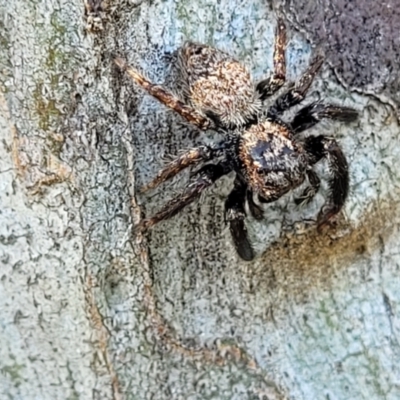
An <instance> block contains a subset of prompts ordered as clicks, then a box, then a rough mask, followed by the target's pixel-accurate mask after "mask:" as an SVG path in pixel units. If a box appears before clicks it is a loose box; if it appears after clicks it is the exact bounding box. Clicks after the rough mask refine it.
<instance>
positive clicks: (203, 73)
mask: <svg viewBox="0 0 400 400" xmlns="http://www.w3.org/2000/svg"><path fill="white" fill-rule="evenodd" d="M179 64H180V69H181V71H182V78H183V82H184V86H185V91H186V95H187V96H188V98H189V99H190V102H191V104H192V105H193V107H194V108H195V109H196V110H198V111H200V112H202V113H203V114H205V115H211V116H213V117H216V118H217V119H218V120H219V121H220V122H222V124H223V125H226V126H240V125H243V124H244V123H245V122H246V121H248V120H250V119H251V118H252V117H253V116H254V115H255V114H256V113H257V112H258V111H259V110H260V108H261V100H260V98H259V97H260V96H259V93H258V92H257V91H256V89H255V85H254V83H253V80H252V77H251V74H250V72H249V71H248V70H247V68H246V67H245V66H244V65H242V64H241V63H239V62H238V61H237V60H235V59H234V58H233V57H232V56H230V55H229V54H226V53H224V52H223V51H221V50H218V49H215V48H213V47H210V46H207V45H204V44H198V43H190V42H189V43H186V44H185V45H184V46H183V47H182V48H181V50H180V53H179Z"/></svg>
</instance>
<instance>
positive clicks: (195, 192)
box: [138, 162, 232, 231]
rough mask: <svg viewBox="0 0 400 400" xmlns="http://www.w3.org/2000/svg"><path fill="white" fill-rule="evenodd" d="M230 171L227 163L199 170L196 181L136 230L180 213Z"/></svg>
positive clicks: (210, 165)
mask: <svg viewBox="0 0 400 400" xmlns="http://www.w3.org/2000/svg"><path fill="white" fill-rule="evenodd" d="M231 170H232V168H231V166H230V165H229V164H228V163H227V162H220V163H219V164H209V165H205V166H204V167H203V168H201V169H200V170H199V171H198V173H197V175H198V177H197V179H196V180H195V181H194V182H192V183H190V184H189V185H188V187H187V188H186V190H185V191H184V192H183V193H182V194H181V195H179V196H177V197H175V198H174V199H172V200H170V201H169V202H168V203H167V204H165V205H164V207H163V208H162V209H161V210H160V211H159V212H157V213H156V214H154V215H153V216H152V217H151V218H146V219H144V220H143V221H142V222H141V223H140V224H139V226H138V229H139V230H141V231H145V230H147V229H149V228H151V227H152V226H153V225H155V224H157V223H158V222H160V221H163V220H165V219H169V218H171V217H173V216H174V215H176V214H177V213H178V212H179V211H181V210H182V209H183V208H184V207H186V206H187V205H189V204H190V203H192V202H193V201H194V200H195V199H196V198H198V197H199V196H200V195H201V193H202V192H203V191H204V190H205V189H207V188H208V187H209V186H211V185H212V184H213V183H214V182H215V181H216V180H217V179H219V178H221V177H222V176H223V175H226V174H228V173H229V172H230V171H231Z"/></svg>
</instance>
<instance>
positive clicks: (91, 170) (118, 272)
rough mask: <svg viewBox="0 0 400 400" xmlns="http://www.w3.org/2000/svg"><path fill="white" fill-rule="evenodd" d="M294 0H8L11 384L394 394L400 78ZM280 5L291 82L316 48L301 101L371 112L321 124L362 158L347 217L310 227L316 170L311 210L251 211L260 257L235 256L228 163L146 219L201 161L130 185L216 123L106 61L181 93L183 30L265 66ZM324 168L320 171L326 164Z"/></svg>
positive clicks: (285, 201)
mask: <svg viewBox="0 0 400 400" xmlns="http://www.w3.org/2000/svg"><path fill="white" fill-rule="evenodd" d="M278 3H279V4H278ZM389 3H390V2H389ZM301 4H302V3H301V2H297V3H296V5H293V4H292V2H290V1H287V2H278V1H277V2H274V3H273V5H274V7H273V6H272V3H271V2H270V3H268V2H265V1H260V0H248V1H240V0H221V1H220V2H215V1H211V0H198V1H196V2H194V1H192V2H190V1H183V0H179V1H172V0H165V1H161V0H154V1H147V2H146V1H134V0H130V1H129V0H121V1H119V2H118V1H111V0H109V1H108V2H103V3H99V2H97V1H96V0H85V1H84V2H82V1H80V0H69V1H66V0H58V1H56V0H47V1H40V0H39V1H34V0H25V1H24V0H14V1H12V2H9V1H5V0H0V13H1V14H0V15H1V20H0V21H1V30H0V46H1V47H0V50H1V51H0V68H1V75H0V77H1V87H0V88H1V91H0V135H1V140H0V188H1V189H0V204H1V208H0V222H1V223H0V397H1V398H10V399H24V400H25V399H38V398H40V399H72V398H79V399H87V398H93V399H296V400H310V399H330V400H334V399H354V400H358V399H398V398H400V388H399V383H398V382H399V380H400V369H399V364H400V345H399V340H398V335H399V330H400V320H399V317H400V290H399V289H398V288H399V286H400V285H399V284H400V278H399V265H400V253H399V251H398V236H397V235H398V231H399V227H400V216H399V201H398V196H399V182H400V169H399V168H397V161H398V159H399V152H400V150H399V148H400V147H399V146H398V141H399V126H398V122H397V119H396V112H395V110H394V109H393V108H392V107H391V106H389V105H388V103H389V104H392V105H395V104H396V103H395V102H396V100H397V98H396V95H397V93H393V91H392V90H391V89H390V88H386V89H387V90H386V89H382V85H381V83H382V81H379V79H381V78H382V74H380V75H379V76H376V75H373V74H372V78H371V82H372V84H371V82H369V83H368V85H367V86H363V80H362V79H360V80H357V79H355V78H354V79H353V80H351V79H350V80H349V78H348V77H349V74H350V75H351V73H353V75H355V76H356V77H357V68H356V67H355V66H354V63H356V61H354V59H352V58H351V57H350V56H349V57H347V58H346V57H345V56H344V55H343V54H344V53H346V51H345V49H346V48H347V47H344V48H343V49H344V51H341V49H340V46H339V45H338V44H337V43H336V42H331V41H325V40H319V39H318V37H317V36H315V35H311V34H310V32H313V30H312V29H311V28H310V27H313V26H314V25H313V23H314V22H315V21H316V19H315V20H312V21H309V20H307V19H306V18H304V15H307V12H305V11H304V10H305V8H304V7H303V6H302V5H301ZM315 4H316V5H315V7H316V10H317V11H318V13H317V14H316V15H318V16H320V19H318V21H322V22H321V25H318V26H323V27H326V26H328V25H324V23H325V22H324V21H326V20H327V17H328V16H329V13H327V14H324V12H325V11H324V10H326V4H324V3H323V2H319V3H315ZM332 4H334V5H335V7H338V10H339V11H341V10H342V8H343V7H344V6H343V5H342V4H341V2H340V1H336V2H332ZM296 7H299V8H296ZM324 7H325V8H324ZM341 7H342V8H341ZM359 7H360V9H362V4H361V5H359ZM342 11H343V10H342ZM353 11H354V10H353ZM278 12H279V13H281V14H282V15H283V16H284V18H285V19H286V21H287V25H288V31H289V38H290V44H289V46H288V51H287V62H288V68H287V69H288V81H293V80H295V79H296V77H298V76H299V75H300V74H301V72H302V71H304V69H305V68H306V66H307V65H308V63H309V61H310V58H311V57H312V55H313V54H315V53H316V52H318V51H321V50H322V48H324V49H325V52H326V53H327V58H328V60H327V61H328V62H327V63H326V64H325V65H324V67H323V70H322V72H321V73H320V75H319V76H318V78H317V79H316V81H315V83H314V84H313V87H312V89H311V94H310V98H312V99H315V98H316V96H315V93H319V94H320V97H321V99H323V100H324V101H326V102H331V103H336V104H341V105H346V106H350V107H354V108H356V109H357V110H359V112H360V118H359V120H358V121H357V123H354V124H351V125H348V126H345V125H343V124H340V123H332V122H330V123H327V122H322V123H321V124H319V125H318V126H317V127H315V128H313V129H312V130H310V132H309V133H310V134H322V133H323V134H329V135H332V136H334V137H335V138H336V139H337V140H338V141H339V142H340V144H341V146H342V148H343V150H344V152H345V154H346V155H347V157H348V160H349V164H350V172H351V194H350V196H349V200H348V202H347V203H346V206H345V209H344V212H343V213H342V214H341V216H340V217H339V218H338V220H337V223H336V225H335V226H332V227H329V229H326V230H325V231H324V232H322V233H318V232H317V231H316V224H315V218H316V215H317V213H318V211H319V209H320V207H321V206H322V205H323V203H324V198H325V195H326V179H324V180H323V185H322V190H321V192H320V193H319V194H318V195H317V197H316V199H315V200H314V201H313V202H312V203H311V204H310V205H309V206H307V207H306V208H304V209H298V208H296V206H295V205H294V202H293V196H294V194H293V193H292V194H290V195H287V196H285V197H284V198H282V199H281V200H279V201H278V202H276V203H273V204H271V205H269V206H268V207H266V209H265V219H264V220H263V221H261V222H259V221H253V220H252V219H249V231H250V234H251V237H252V240H253V241H254V242H255V243H256V248H257V252H258V254H259V255H258V257H257V258H256V259H255V260H254V261H253V262H249V263H248V262H247V263H246V262H244V261H241V260H240V259H239V258H238V256H237V255H236V253H235V251H234V248H233V245H232V243H231V239H230V237H229V231H228V230H227V228H226V227H225V224H224V221H223V204H224V199H225V198H226V196H227V194H228V193H229V191H230V189H231V187H232V183H233V182H232V180H233V177H232V176H228V177H226V178H224V179H222V180H221V182H219V183H217V184H216V185H215V186H214V187H213V188H212V189H210V190H209V191H208V192H207V194H206V195H205V196H203V197H202V199H201V201H199V202H197V203H195V204H193V205H191V206H189V207H187V208H186V209H185V210H184V211H183V212H182V213H180V214H179V215H177V216H176V217H174V218H173V219H171V220H169V221H166V222H165V223H162V224H159V225H158V226H156V227H154V229H152V231H151V232H149V234H148V235H146V236H145V237H143V236H141V235H135V233H134V229H133V228H134V226H135V225H136V224H137V223H138V221H139V220H140V218H142V215H143V214H146V215H150V214H151V213H153V212H154V211H155V210H157V209H159V208H160V206H161V204H164V202H165V201H166V200H167V199H169V198H171V197H172V196H173V195H174V194H175V192H176V191H179V190H181V189H182V188H183V187H184V185H185V183H186V182H187V179H188V174H187V173H181V174H180V176H179V178H177V179H175V180H174V181H173V183H171V184H165V185H164V186H163V187H161V188H159V189H158V190H157V191H155V193H153V194H152V195H146V196H145V195H138V192H137V188H138V187H140V186H141V185H143V184H144V183H147V182H149V180H150V178H151V177H153V176H154V175H155V174H156V172H157V171H158V170H159V169H160V167H161V166H162V164H163V158H164V157H165V156H166V155H168V156H169V155H176V154H177V153H178V151H179V150H181V149H184V148H188V147H192V146H194V145H197V144H202V143H205V142H207V143H208V142H211V141H214V140H216V135H215V134H214V133H212V132H206V133H205V134H204V133H199V132H198V131H197V130H196V129H195V128H193V127H191V126H188V124H187V123H186V122H185V121H183V120H182V119H181V118H180V117H179V116H177V115H175V114H173V113H172V112H171V111H169V110H167V109H166V108H165V107H164V106H162V105H161V104H159V103H158V102H157V101H156V100H154V99H152V98H151V97H150V96H148V95H147V94H145V93H144V92H143V91H142V90H141V89H140V88H138V87H137V86H136V85H135V84H133V83H132V82H131V81H129V78H128V77H127V76H125V75H124V74H123V73H121V72H120V71H119V70H118V69H117V68H116V67H115V66H114V65H113V62H112V60H113V57H114V56H117V55H118V56H121V57H124V58H125V59H127V60H128V62H129V63H130V64H131V65H133V66H135V67H137V68H140V69H141V70H142V71H144V72H145V73H146V75H147V76H148V77H149V78H150V79H151V80H152V81H154V82H157V83H163V82H166V85H167V86H169V87H170V88H171V89H175V86H174V83H175V79H174V77H175V75H174V74H175V70H174V68H173V63H174V60H175V50H176V49H177V48H178V47H179V46H180V45H181V44H182V43H183V42H184V41H185V40H189V39H190V40H193V41H198V42H203V43H208V44H211V45H213V46H215V47H218V48H222V49H225V50H227V51H228V52H230V53H231V54H234V55H236V57H237V58H238V59H240V60H241V61H242V62H243V63H245V64H246V65H247V66H248V67H249V69H250V70H251V71H252V73H253V76H254V77H255V78H256V79H261V78H262V77H265V76H267V75H268V73H269V72H270V71H271V68H272V51H273V41H274V29H275V23H276V15H277V13H278ZM321 13H322V16H321V15H320V14H321ZM339 14H340V13H339ZM362 14H363V13H362V12H361V11H360V13H358V14H357V13H355V15H356V16H357V15H362ZM335 15H336V14H335ZM343 16H346V17H348V16H349V14H348V13H345V12H344V11H343ZM338 18H340V17H338ZM391 18H392V21H393V18H397V16H396V15H394V16H392V17H391ZM356 19H357V18H356ZM350 20H351V21H353V19H351V18H350ZM361 20H362V19H361ZM357 21H358V20H357ZM395 22H396V23H398V22H399V21H398V20H396V19H395ZM350 25H351V24H350ZM350 25H349V26H350ZM329 26H332V25H329ZM341 26H342V28H341V29H342V34H343V35H344V36H345V37H346V38H348V37H349V35H348V32H347V31H346V27H347V25H346V24H345V25H343V24H342V25H341ZM393 26H396V25H395V24H393ZM360 29H361V28H360ZM304 32H306V33H307V32H308V34H307V35H306V36H307V37H309V39H311V40H312V42H308V41H307V40H306V36H304ZM356 33H357V32H356ZM356 33H354V35H353V40H354V41H355V42H357V41H359V42H360V43H363V42H362V41H363V40H364V36H363V35H361V33H360V34H359V36H357V34H356ZM340 34H341V33H340V32H339V33H338V35H339V37H340ZM381 37H382V40H381V42H379V43H378V42H376V43H375V42H374V46H375V48H376V49H377V51H376V52H375V53H374V49H375V48H372V49H371V48H369V49H368V48H367V49H364V48H363V49H364V50H363V51H365V52H368V51H370V52H371V54H372V53H373V54H372V55H371V57H372V56H376V54H378V55H380V54H381V52H380V51H378V50H380V49H381V48H380V47H379V46H380V45H382V46H383V45H385V46H389V47H390V45H391V43H392V42H390V40H391V38H390V37H384V36H381ZM389 42H390V43H389ZM332 43H333V44H332ZM346 43H347V42H346ZM388 43H389V44H388ZM313 44H316V45H318V46H316V47H313ZM353 44H354V43H353ZM392 44H393V43H392ZM392 47H393V46H392ZM333 48H335V49H336V50H337V52H338V54H340V62H339V61H338V62H337V63H336V64H335V57H334V54H335V53H334V52H333V50H332V49H333ZM354 48H357V46H355V47H354ZM355 51H356V50H355ZM396 57H397V54H394V53H393V54H392V53H388V60H386V65H387V69H386V70H385V73H388V74H389V72H390V71H392V72H393V75H391V78H390V80H388V81H385V82H386V83H387V82H389V83H390V82H397V79H398V77H397V75H396V74H397V72H395V71H393V70H392V69H391V65H392V64H393V63H394V62H395V61H396V60H397V59H396ZM343 59H344V60H345V61H346V60H347V61H348V60H350V61H352V62H353V63H351V62H350V65H351V68H350V69H348V70H346V67H345V66H346V65H347V64H346V62H347V61H346V62H342V61H343ZM391 63H392V64H391ZM338 65H339V67H338ZM341 68H342V69H343V68H344V73H342V72H343V71H342V70H341ZM346 71H347V72H348V74H347V75H346ZM349 71H350V72H349ZM363 71H364V70H363ZM361 72H362V71H361ZM361 72H360V73H361ZM364 72H365V71H364ZM368 76H370V75H368ZM374 79H375V81H374ZM374 82H375V86H374V84H373V83H374ZM350 89H351V91H350ZM312 93H314V96H313V94H312ZM382 93H383V94H384V95H385V96H386V95H387V97H385V98H383V97H382V96H381V94H382ZM386 98H387V99H389V100H388V101H385V99H386ZM395 107H396V105H395ZM285 118H287V119H288V120H289V119H290V115H289V114H288V115H286V116H285ZM319 173H320V174H321V176H323V177H325V178H326V176H327V165H326V164H322V165H321V166H320V167H319ZM324 182H325V183H324Z"/></svg>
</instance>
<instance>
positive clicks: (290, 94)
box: [267, 56, 324, 118]
mask: <svg viewBox="0 0 400 400" xmlns="http://www.w3.org/2000/svg"><path fill="white" fill-rule="evenodd" d="M323 61H324V60H323V58H322V57H321V56H317V57H316V58H315V59H314V60H313V62H312V63H311V64H310V66H309V67H308V68H307V70H306V72H305V73H304V74H303V75H302V77H301V78H300V79H299V80H298V81H297V82H296V83H295V84H294V85H293V86H292V87H291V88H290V89H289V90H288V91H287V92H286V93H284V94H283V95H282V96H280V97H278V98H277V99H276V101H275V103H274V104H273V105H272V106H271V107H270V109H269V110H268V113H267V117H268V118H277V117H278V116H279V115H281V114H282V113H283V112H284V111H286V110H288V109H289V108H291V107H293V106H295V105H296V104H299V103H300V102H301V101H303V100H304V98H305V96H306V94H307V91H308V89H309V88H310V86H311V83H312V82H313V80H314V78H315V76H316V75H317V73H318V71H319V69H320V68H321V66H322V63H323Z"/></svg>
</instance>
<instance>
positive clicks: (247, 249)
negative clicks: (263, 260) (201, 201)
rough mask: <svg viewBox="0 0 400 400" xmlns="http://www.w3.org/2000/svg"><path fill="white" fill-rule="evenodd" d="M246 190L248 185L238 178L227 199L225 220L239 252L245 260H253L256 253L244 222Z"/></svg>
mask: <svg viewBox="0 0 400 400" xmlns="http://www.w3.org/2000/svg"><path fill="white" fill-rule="evenodd" d="M246 192H247V186H246V185H245V184H244V183H243V182H242V181H240V180H239V179H238V178H236V179H235V183H234V187H233V190H232V192H231V193H230V194H229V196H228V198H227V199H226V201H225V222H229V230H230V232H231V235H232V239H233V244H234V246H235V248H236V251H237V253H238V254H239V256H240V257H241V258H242V259H243V260H245V261H251V260H252V259H253V258H254V257H255V254H254V250H253V248H252V246H251V244H250V241H249V238H248V236H247V229H246V225H245V223H244V219H245V218H246V212H245V209H244V204H245V201H246Z"/></svg>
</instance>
